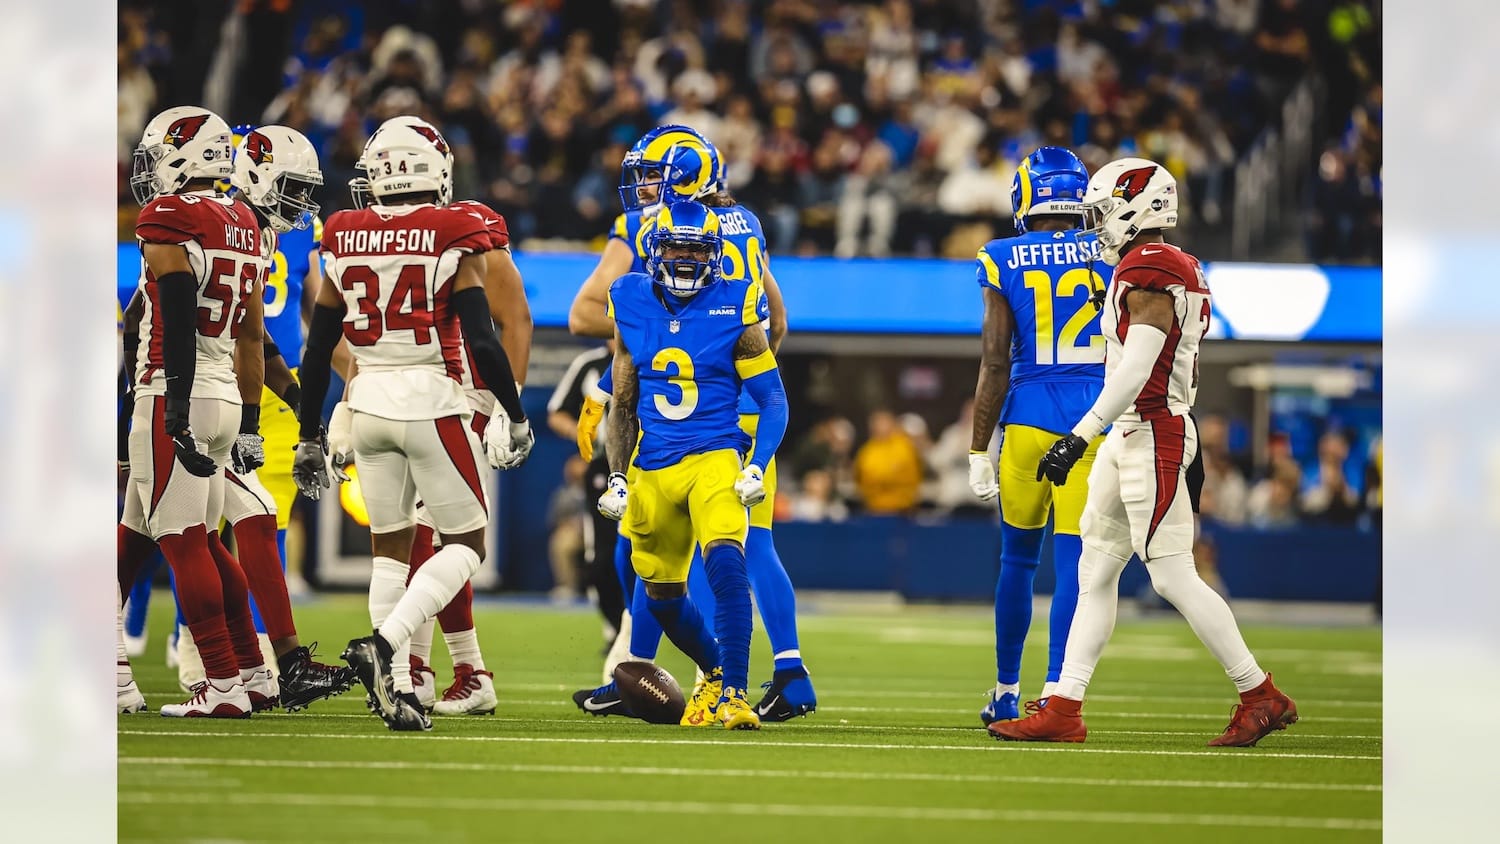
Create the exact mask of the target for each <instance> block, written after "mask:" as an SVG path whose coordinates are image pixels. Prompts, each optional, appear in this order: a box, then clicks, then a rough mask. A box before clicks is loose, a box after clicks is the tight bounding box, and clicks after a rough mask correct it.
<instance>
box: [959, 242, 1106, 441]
mask: <svg viewBox="0 0 1500 844" xmlns="http://www.w3.org/2000/svg"><path fill="white" fill-rule="evenodd" d="M1098 253H1099V245H1098V241H1097V240H1096V239H1095V237H1094V236H1093V235H1090V234H1080V233H1079V232H1076V231H1066V232H1028V233H1026V234H1023V235H1020V236H1019V237H1007V238H1000V239H998V240H992V241H990V242H989V243H987V244H985V246H984V248H983V249H980V250H979V256H978V258H977V259H976V260H977V267H976V276H977V281H978V282H979V286H980V287H989V288H993V289H995V290H998V291H999V292H1000V295H1002V296H1004V297H1005V300H1006V302H1007V303H1008V304H1009V305H1010V310H1011V313H1012V314H1013V315H1014V317H1015V327H1014V333H1013V335H1012V339H1011V366H1010V390H1009V392H1008V393H1007V395H1006V398H1005V406H1004V408H1003V409H1002V410H1001V413H1000V424H1001V425H1027V426H1030V427H1033V428H1040V429H1042V430H1044V431H1051V432H1053V433H1057V434H1064V433H1067V432H1068V431H1070V430H1072V428H1073V425H1074V424H1075V423H1076V422H1077V421H1078V420H1079V419H1081V418H1082V417H1083V415H1084V414H1085V413H1087V412H1088V409H1089V408H1090V407H1092V406H1093V404H1094V400H1095V399H1097V398H1098V397H1099V391H1100V390H1101V389H1103V387H1104V337H1103V336H1102V335H1101V334H1100V326H1099V308H1098V307H1096V306H1095V305H1094V304H1093V302H1092V301H1091V300H1092V298H1093V296H1094V295H1095V292H1096V291H1101V290H1104V289H1105V286H1106V285H1107V284H1108V282H1109V277H1110V270H1111V268H1110V266H1109V265H1108V264H1106V263H1104V261H1103V260H1101V259H1099V257H1098Z"/></svg>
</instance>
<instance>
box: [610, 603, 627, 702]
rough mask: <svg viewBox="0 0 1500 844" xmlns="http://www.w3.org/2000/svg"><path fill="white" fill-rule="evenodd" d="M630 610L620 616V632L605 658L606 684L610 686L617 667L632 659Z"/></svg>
mask: <svg viewBox="0 0 1500 844" xmlns="http://www.w3.org/2000/svg"><path fill="white" fill-rule="evenodd" d="M630 626H631V622H630V610H629V608H627V609H626V610H625V612H623V613H621V615H620V631H619V632H618V633H616V634H615V641H614V644H612V645H610V646H609V655H608V656H606V657H604V682H605V684H608V683H609V682H610V681H611V680H613V679H614V676H615V666H616V665H619V664H620V663H622V662H624V661H626V660H627V659H630V658H631V657H630Z"/></svg>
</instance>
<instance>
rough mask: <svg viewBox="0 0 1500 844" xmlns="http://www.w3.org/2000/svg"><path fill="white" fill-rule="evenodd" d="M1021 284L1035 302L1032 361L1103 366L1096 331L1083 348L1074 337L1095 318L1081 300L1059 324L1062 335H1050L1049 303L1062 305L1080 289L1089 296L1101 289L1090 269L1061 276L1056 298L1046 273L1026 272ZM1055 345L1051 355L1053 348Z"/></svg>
mask: <svg viewBox="0 0 1500 844" xmlns="http://www.w3.org/2000/svg"><path fill="white" fill-rule="evenodd" d="M1021 281H1022V283H1023V284H1025V285H1026V287H1027V288H1028V289H1029V290H1031V295H1032V297H1033V299H1034V300H1035V302H1036V362H1037V364H1038V365H1041V366H1047V365H1050V364H1052V363H1053V362H1054V361H1055V362H1056V363H1103V362H1104V336H1103V335H1101V334H1099V333H1098V332H1097V331H1096V332H1094V334H1093V336H1091V337H1089V338H1088V341H1087V342H1086V343H1084V344H1083V345H1079V343H1078V336H1079V335H1080V334H1082V333H1083V330H1084V329H1085V328H1087V327H1088V326H1089V323H1090V322H1092V321H1093V319H1094V316H1095V315H1096V311H1095V309H1094V308H1093V307H1092V306H1091V305H1090V304H1089V302H1088V301H1085V302H1084V303H1083V304H1082V305H1080V306H1079V307H1078V309H1077V310H1076V311H1074V312H1073V315H1072V316H1070V317H1068V320H1067V322H1065V323H1063V327H1062V332H1061V333H1059V334H1057V335H1056V337H1055V338H1054V336H1053V325H1054V316H1053V303H1054V302H1057V303H1059V304H1065V303H1066V301H1067V300H1070V299H1072V298H1073V297H1074V296H1075V295H1077V293H1078V288H1080V287H1082V288H1084V289H1085V290H1087V291H1088V292H1089V293H1091V294H1092V293H1093V291H1095V290H1099V289H1102V288H1103V287H1104V279H1102V278H1100V277H1099V274H1098V273H1096V272H1094V271H1093V270H1089V269H1085V268H1083V267H1076V268H1074V269H1071V270H1068V271H1067V272H1065V273H1063V274H1062V277H1061V278H1059V279H1058V280H1057V292H1056V298H1054V296H1053V289H1052V276H1051V275H1049V274H1048V273H1047V271H1046V270H1027V271H1026V273H1025V274H1024V275H1023V276H1022V277H1021ZM1054 345H1055V346H1056V352H1055V354H1054V350H1053V347H1054Z"/></svg>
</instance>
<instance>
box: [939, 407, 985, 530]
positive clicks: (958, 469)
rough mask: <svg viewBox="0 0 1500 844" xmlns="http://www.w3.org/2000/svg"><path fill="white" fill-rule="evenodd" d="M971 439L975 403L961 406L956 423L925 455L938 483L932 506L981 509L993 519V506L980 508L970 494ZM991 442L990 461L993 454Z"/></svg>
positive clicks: (978, 502) (943, 433)
mask: <svg viewBox="0 0 1500 844" xmlns="http://www.w3.org/2000/svg"><path fill="white" fill-rule="evenodd" d="M973 436H974V400H973V399H970V400H968V401H966V402H964V404H963V407H962V408H961V409H960V410H959V412H958V419H957V420H956V421H955V422H954V423H953V424H952V425H949V426H948V427H946V428H944V429H943V432H942V433H941V434H939V435H938V439H937V442H936V443H934V444H933V446H932V449H931V450H930V451H928V452H927V463H928V466H929V468H931V469H932V473H933V476H934V477H935V478H936V479H937V484H936V488H935V490H934V492H933V503H934V504H936V505H937V506H938V507H940V508H942V509H944V510H948V511H954V510H960V509H975V510H979V509H982V510H983V511H984V512H985V513H986V514H987V515H993V513H994V510H995V508H994V505H991V504H983V505H982V502H980V501H979V500H978V499H976V498H975V497H974V493H972V492H970V491H969V444H970V443H971V442H972V441H973ZM997 439H998V438H993V439H992V440H991V449H990V451H991V452H992V454H991V457H992V458H993V456H994V455H993V452H994V451H995V448H994V447H993V446H994V442H995V440H997Z"/></svg>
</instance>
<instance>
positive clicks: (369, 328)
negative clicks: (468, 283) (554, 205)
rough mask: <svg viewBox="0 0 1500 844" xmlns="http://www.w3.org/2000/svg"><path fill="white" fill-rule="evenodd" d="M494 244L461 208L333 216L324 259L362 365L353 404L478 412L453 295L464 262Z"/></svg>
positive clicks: (403, 414)
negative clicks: (467, 386)
mask: <svg viewBox="0 0 1500 844" xmlns="http://www.w3.org/2000/svg"><path fill="white" fill-rule="evenodd" d="M491 242H492V241H491V236H490V233H489V231H488V230H487V229H486V228H485V225H484V221H483V220H481V219H479V218H478V217H476V216H475V215H474V214H473V213H471V212H469V211H468V210H466V209H462V208H454V207H440V206H435V205H402V206H380V205H375V206H371V207H369V208H365V209H361V210H354V211H340V212H338V213H336V214H334V215H333V216H331V217H329V218H328V222H327V223H326V224H325V225H324V226H323V239H322V246H321V253H322V256H323V266H324V270H325V272H326V274H327V277H328V280H329V281H330V282H332V283H333V284H334V285H336V286H337V287H338V289H339V292H340V293H341V294H342V296H343V298H344V305H345V308H346V310H345V312H344V337H345V339H347V340H348V341H349V347H350V350H351V351H352V352H353V354H354V359H355V361H356V362H357V363H358V364H359V373H358V374H357V375H356V376H355V378H354V380H353V381H352V382H351V383H350V385H349V407H350V409H352V410H357V411H359V412H361V413H368V414H370V415H372V416H379V417H381V418H383V419H393V420H398V421H411V420H417V419H440V418H442V417H444V416H452V415H466V414H468V413H469V406H468V402H467V400H466V399H465V397H464V391H463V387H462V384H461V380H462V377H463V343H462V335H461V331H460V329H459V325H458V316H457V315H456V314H455V313H453V310H452V308H450V307H449V296H450V295H451V294H452V292H453V278H454V276H455V275H456V274H457V272H458V263H459V260H460V259H461V258H463V256H465V255H468V254H472V253H481V252H485V251H487V250H488V249H489V248H490V244H491Z"/></svg>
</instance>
